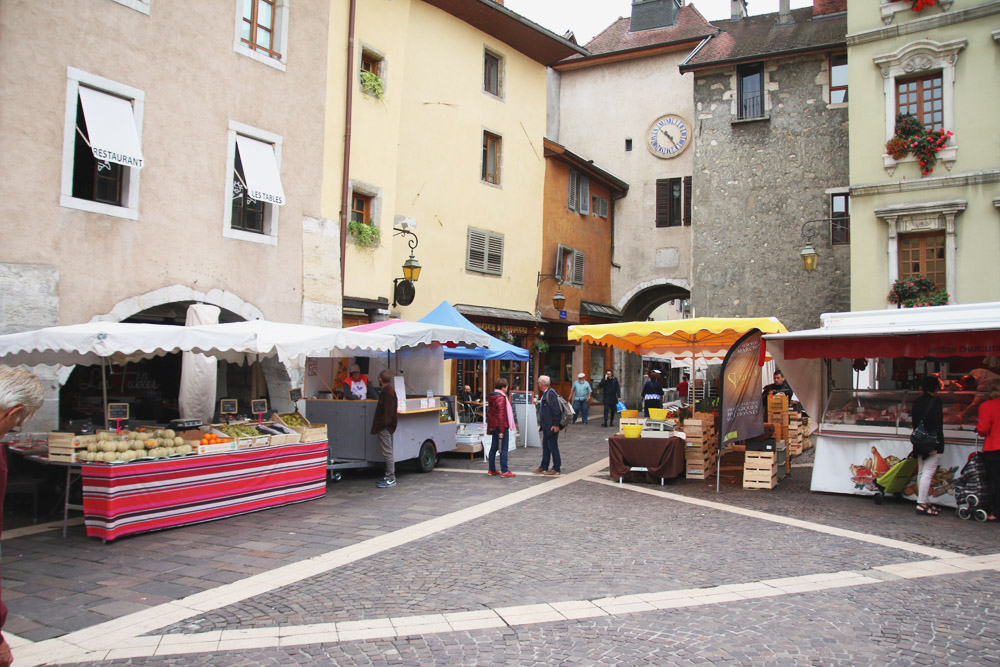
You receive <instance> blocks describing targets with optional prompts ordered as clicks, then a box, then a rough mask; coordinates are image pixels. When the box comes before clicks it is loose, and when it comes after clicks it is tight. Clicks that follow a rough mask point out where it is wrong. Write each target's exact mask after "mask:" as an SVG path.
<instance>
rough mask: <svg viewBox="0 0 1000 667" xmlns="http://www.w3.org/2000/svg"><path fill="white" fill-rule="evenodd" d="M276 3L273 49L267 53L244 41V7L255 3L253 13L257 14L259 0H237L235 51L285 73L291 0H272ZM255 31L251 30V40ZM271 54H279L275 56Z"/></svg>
mask: <svg viewBox="0 0 1000 667" xmlns="http://www.w3.org/2000/svg"><path fill="white" fill-rule="evenodd" d="M270 1H272V2H273V3H274V5H273V9H272V13H271V16H272V30H271V48H270V49H269V50H267V51H260V50H258V49H257V48H255V47H254V46H252V45H248V44H246V43H245V42H244V41H243V7H244V6H245V5H246V3H247V2H252V3H254V4H253V5H252V6H251V13H254V12H256V7H257V4H256V3H257V0H236V12H235V14H236V16H235V31H236V32H235V36H234V40H233V50H234V51H236V52H237V53H239V54H242V55H244V56H246V57H248V58H250V59H252V60H256V61H257V62H259V63H262V64H264V65H268V66H270V67H273V68H275V69H277V70H281V71H282V72H284V71H285V68H286V66H287V64H288V46H289V44H288V19H289V4H290V1H291V0H270ZM252 37H253V31H252V30H251V38H252ZM271 54H277V56H273V55H271Z"/></svg>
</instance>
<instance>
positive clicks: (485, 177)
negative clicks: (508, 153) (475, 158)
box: [479, 129, 503, 187]
mask: <svg viewBox="0 0 1000 667" xmlns="http://www.w3.org/2000/svg"><path fill="white" fill-rule="evenodd" d="M491 146H492V147H493V151H494V153H493V176H494V178H495V180H490V178H489V175H490V174H489V168H488V165H489V159H490V154H489V151H490V148H491ZM482 149H483V155H482V169H481V170H480V173H479V180H480V182H481V183H485V184H487V185H493V186H496V187H501V186H502V185H503V136H502V135H500V134H497V133H495V132H491V131H489V130H486V129H484V130H483V146H482Z"/></svg>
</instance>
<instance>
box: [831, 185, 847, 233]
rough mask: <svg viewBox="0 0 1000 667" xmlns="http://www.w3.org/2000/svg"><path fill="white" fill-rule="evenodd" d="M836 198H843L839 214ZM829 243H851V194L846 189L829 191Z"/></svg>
mask: <svg viewBox="0 0 1000 667" xmlns="http://www.w3.org/2000/svg"><path fill="white" fill-rule="evenodd" d="M838 199H843V200H844V211H843V214H841V215H838V211H837V204H836V201H837V200H838ZM830 244H831V245H846V246H850V245H851V194H850V192H848V191H844V192H831V193H830Z"/></svg>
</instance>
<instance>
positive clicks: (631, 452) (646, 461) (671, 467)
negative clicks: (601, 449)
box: [608, 435, 684, 485]
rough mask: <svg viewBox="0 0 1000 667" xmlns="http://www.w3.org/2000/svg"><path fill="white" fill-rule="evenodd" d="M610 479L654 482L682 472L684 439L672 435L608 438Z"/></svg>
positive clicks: (677, 475)
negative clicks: (664, 436)
mask: <svg viewBox="0 0 1000 667" xmlns="http://www.w3.org/2000/svg"><path fill="white" fill-rule="evenodd" d="M608 463H609V465H610V468H611V477H612V479H615V478H617V479H618V481H619V482H621V481H622V480H625V481H629V482H650V483H652V482H656V481H657V480H659V481H660V484H661V485H662V484H663V481H664V480H665V479H667V478H673V477H679V476H681V475H682V474H684V441H683V440H681V439H680V438H678V437H676V436H675V437H672V438H626V437H625V436H620V435H616V436H612V437H610V438H608Z"/></svg>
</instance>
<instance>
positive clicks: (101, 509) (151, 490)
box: [83, 440, 328, 540]
mask: <svg viewBox="0 0 1000 667" xmlns="http://www.w3.org/2000/svg"><path fill="white" fill-rule="evenodd" d="M327 450H328V447H327V443H326V441H325V440H323V441H320V442H306V443H297V444H293V445H277V446H275V447H259V448H254V449H245V450H241V451H238V452H226V453H222V454H207V455H201V456H186V457H183V458H173V459H166V460H163V461H148V462H142V461H140V462H133V463H127V464H119V465H84V466H83V514H84V522H85V524H86V526H87V536H88V537H100V538H101V539H104V540H114V539H116V538H119V537H122V536H123V535H132V534H134V533H144V532H147V531H150V530H160V529H163V528H172V527H174V526H184V525H188V524H192V523H200V522H202V521H212V520H213V519H222V518H225V517H229V516H236V515H237V514H246V513H247V512H256V511H259V510H263V509H269V508H272V507H280V506H282V505H289V504H291V503H300V502H303V501H306V500H313V499H315V498H322V497H323V496H324V495H326V464H327Z"/></svg>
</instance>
